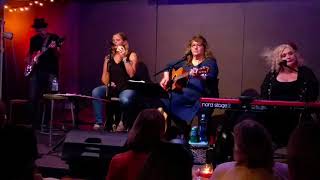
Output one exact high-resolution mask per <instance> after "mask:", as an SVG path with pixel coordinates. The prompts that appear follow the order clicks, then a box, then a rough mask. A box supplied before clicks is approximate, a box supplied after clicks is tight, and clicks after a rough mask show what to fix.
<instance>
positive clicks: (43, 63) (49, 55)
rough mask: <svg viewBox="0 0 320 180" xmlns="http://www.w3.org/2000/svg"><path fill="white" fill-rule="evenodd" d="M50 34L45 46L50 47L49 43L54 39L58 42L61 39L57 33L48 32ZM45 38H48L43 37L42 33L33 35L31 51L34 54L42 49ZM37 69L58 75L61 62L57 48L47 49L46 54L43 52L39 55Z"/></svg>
mask: <svg viewBox="0 0 320 180" xmlns="http://www.w3.org/2000/svg"><path fill="white" fill-rule="evenodd" d="M48 36H49V37H48V40H47V43H46V44H45V48H48V46H49V44H50V43H51V42H52V41H55V42H57V41H58V39H59V36H58V35H56V34H51V33H48ZM45 40H46V37H43V36H41V35H40V34H37V35H35V36H33V37H32V38H31V40H30V49H29V53H30V54H31V55H32V54H33V53H35V52H37V51H41V49H42V47H43V44H44V42H45ZM57 46H58V44H57ZM36 71H40V72H47V73H50V74H54V75H58V72H59V62H58V53H57V52H56V48H49V49H48V50H47V51H45V53H44V54H42V55H41V56H40V57H39V59H38V63H37V66H36Z"/></svg>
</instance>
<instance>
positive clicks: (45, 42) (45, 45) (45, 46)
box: [41, 34, 50, 52]
mask: <svg viewBox="0 0 320 180" xmlns="http://www.w3.org/2000/svg"><path fill="white" fill-rule="evenodd" d="M49 37H50V35H49V34H48V35H47V37H46V39H44V41H43V44H42V47H41V51H42V52H43V51H45V50H46V49H47V44H48V41H49Z"/></svg>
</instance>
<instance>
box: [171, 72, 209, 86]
mask: <svg viewBox="0 0 320 180" xmlns="http://www.w3.org/2000/svg"><path fill="white" fill-rule="evenodd" d="M208 72H209V67H207V66H203V67H200V68H199V69H197V70H196V71H195V72H194V73H195V75H196V76H201V75H205V74H207V73H208ZM188 76H189V71H186V70H185V69H184V68H183V67H181V68H179V69H177V70H174V69H173V70H172V79H171V82H172V90H173V91H181V90H182V88H183V87H185V86H186V84H187V81H188Z"/></svg>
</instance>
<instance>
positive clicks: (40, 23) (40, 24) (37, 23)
mask: <svg viewBox="0 0 320 180" xmlns="http://www.w3.org/2000/svg"><path fill="white" fill-rule="evenodd" d="M32 27H33V28H35V29H40V28H46V27H48V23H46V22H45V19H44V18H35V19H34V21H33V25H32Z"/></svg>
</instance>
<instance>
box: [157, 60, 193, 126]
mask: <svg viewBox="0 0 320 180" xmlns="http://www.w3.org/2000/svg"><path fill="white" fill-rule="evenodd" d="M188 55H190V54H186V55H184V56H183V57H182V58H181V59H180V60H179V61H177V62H175V63H173V64H170V65H169V66H168V67H166V68H164V69H162V70H160V71H158V72H157V73H155V74H154V75H153V76H157V75H159V74H160V73H162V72H165V71H168V72H169V82H168V90H167V91H168V94H169V111H170V113H169V116H170V114H171V112H172V85H173V81H172V70H173V69H174V68H175V67H176V66H177V65H178V64H180V63H182V62H184V61H186V60H187V57H188ZM167 122H168V125H167V127H169V126H170V125H171V123H170V119H169V121H167Z"/></svg>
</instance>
